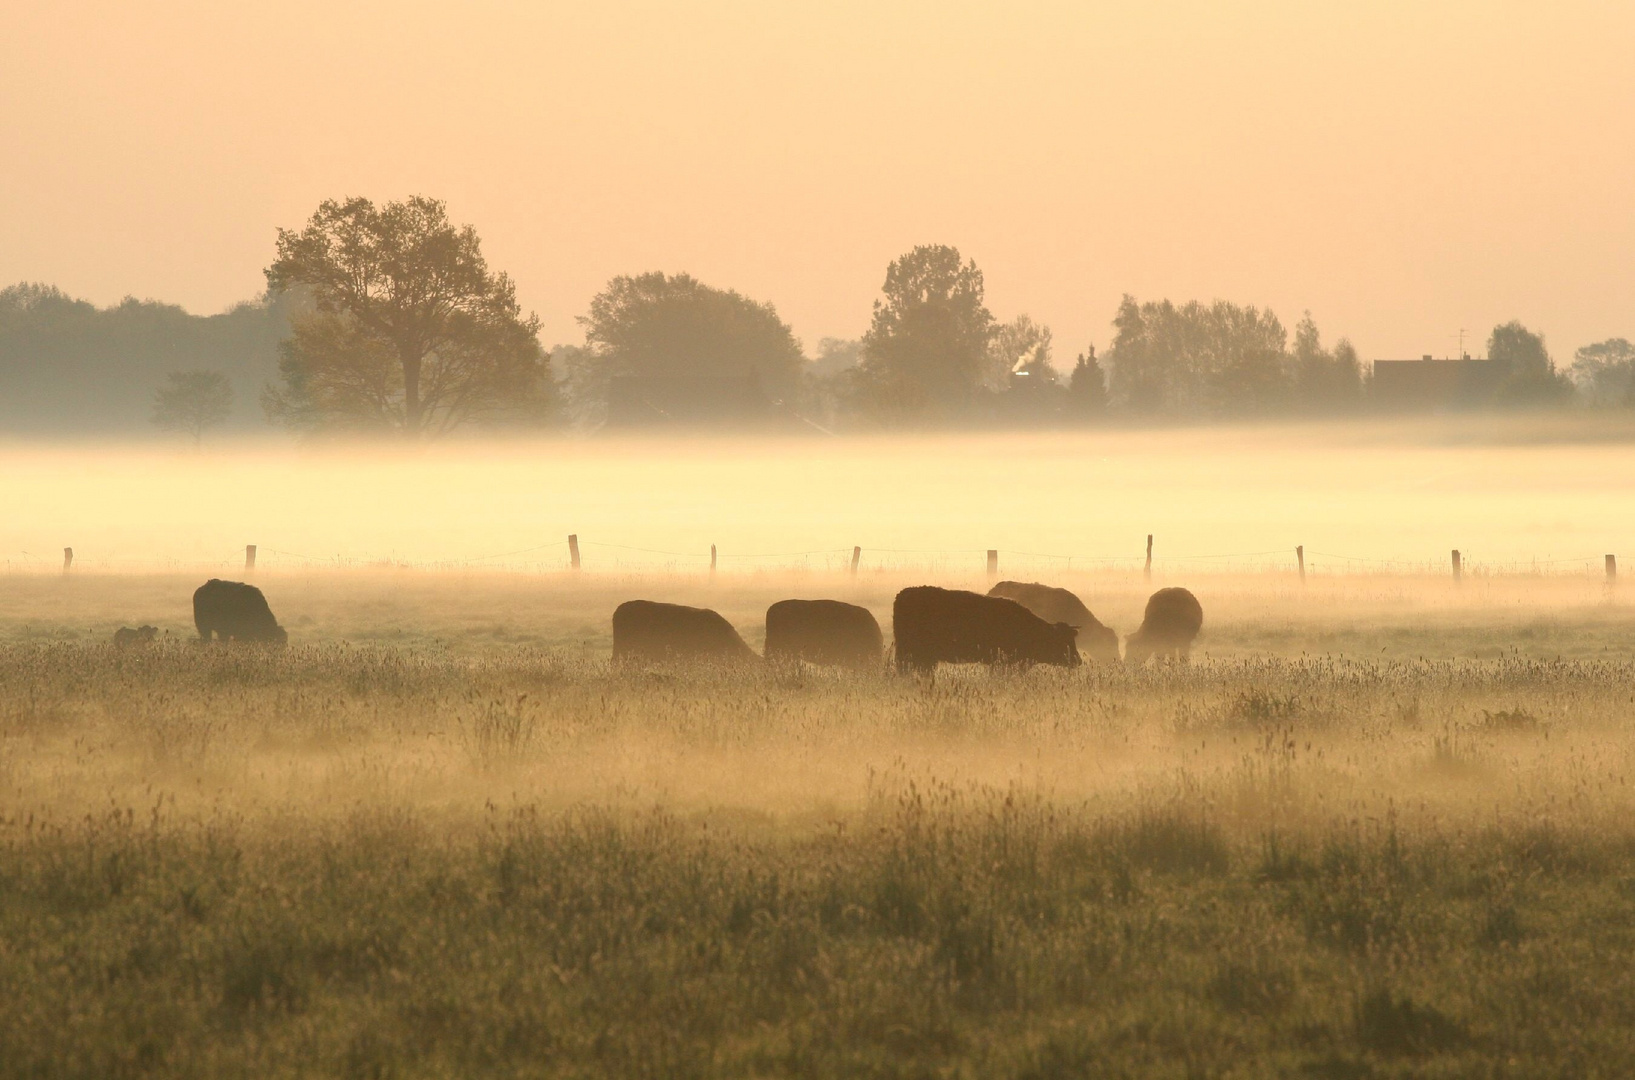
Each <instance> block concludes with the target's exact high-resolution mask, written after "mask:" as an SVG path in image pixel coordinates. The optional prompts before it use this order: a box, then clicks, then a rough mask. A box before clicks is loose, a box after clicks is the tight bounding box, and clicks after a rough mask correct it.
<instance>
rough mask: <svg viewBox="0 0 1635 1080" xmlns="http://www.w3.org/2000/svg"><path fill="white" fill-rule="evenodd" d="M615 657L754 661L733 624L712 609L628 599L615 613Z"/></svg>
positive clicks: (626, 658)
mask: <svg viewBox="0 0 1635 1080" xmlns="http://www.w3.org/2000/svg"><path fill="white" fill-rule="evenodd" d="M613 659H615V660H753V659H755V651H754V650H753V649H751V648H750V647H749V646H748V645H746V644H744V639H743V638H741V637H739V636H738V631H736V630H734V629H733V628H732V624H731V623H729V622H727V620H725V619H723V618H722V617H721V616H720V615H719V614H717V613H716V612H714V611H711V610H710V609H709V608H695V607H684V606H682V605H681V604H660V603H655V602H654V601H652V600H627V601H625V602H624V603H622V604H620V605H619V606H618V607H617V608H616V609H615V610H614V612H613Z"/></svg>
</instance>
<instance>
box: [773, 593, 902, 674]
mask: <svg viewBox="0 0 1635 1080" xmlns="http://www.w3.org/2000/svg"><path fill="white" fill-rule="evenodd" d="M884 648H885V639H884V636H883V635H882V634H881V633H880V623H879V622H878V621H877V620H876V619H875V617H874V613H873V612H871V611H870V610H869V609H868V608H865V607H859V606H858V605H856V604H848V603H845V602H843V601H840V600H779V601H778V602H777V603H775V604H773V605H772V606H771V607H769V608H767V609H766V658H767V659H768V660H773V659H779V660H806V661H809V662H811V663H814V664H840V665H845V666H848V667H869V666H872V665H875V664H878V663H880V657H881V655H882V653H883V652H884Z"/></svg>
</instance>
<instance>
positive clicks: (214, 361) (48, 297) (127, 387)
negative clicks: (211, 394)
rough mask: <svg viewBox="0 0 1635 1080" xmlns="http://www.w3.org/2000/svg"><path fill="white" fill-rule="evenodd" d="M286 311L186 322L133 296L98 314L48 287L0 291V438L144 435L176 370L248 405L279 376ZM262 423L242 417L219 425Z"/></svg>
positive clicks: (275, 308) (258, 306) (274, 308)
mask: <svg viewBox="0 0 1635 1080" xmlns="http://www.w3.org/2000/svg"><path fill="white" fill-rule="evenodd" d="M289 308H290V304H289V302H288V300H287V299H280V300H278V301H276V302H269V301H251V302H246V303H241V304H235V305H234V306H233V307H231V308H229V309H228V310H226V311H222V312H219V313H217V314H214V315H192V314H189V313H188V312H186V311H184V310H183V309H182V308H180V307H177V306H175V305H174V304H162V303H158V302H156V301H152V300H136V299H132V298H131V297H126V298H125V299H124V300H122V301H120V302H119V303H117V304H113V305H110V306H108V307H100V308H99V307H96V306H95V305H93V304H89V303H87V302H85V301H83V300H76V299H74V298H72V297H70V296H68V295H66V294H64V293H63V292H62V291H61V290H60V289H56V288H53V287H51V286H46V285H29V284H21V285H15V286H11V287H9V288H5V289H0V430H4V431H7V432H9V433H12V434H24V433H38V434H47V433H69V432H76V431H95V432H100V433H102V434H109V435H111V434H116V433H134V432H140V431H148V432H151V431H153V430H154V429H153V427H152V422H153V393H154V389H155V388H156V387H158V386H160V385H163V384H164V383H165V381H166V376H167V375H168V374H169V373H170V372H174V371H197V370H203V369H208V370H211V371H217V372H220V373H221V374H222V375H224V376H225V377H226V378H227V380H228V382H229V383H230V384H231V385H232V387H233V393H234V396H235V398H237V399H238V400H240V401H243V400H245V398H246V396H248V397H249V398H250V399H252V400H253V398H254V396H255V394H256V391H257V390H258V389H259V388H260V387H261V385H262V384H263V383H265V382H266V381H267V380H268V379H269V378H276V377H277V374H278V343H279V341H280V340H282V339H283V338H284V337H285V336H287V335H288V333H289ZM262 425H263V421H262V417H261V416H260V414H259V410H256V411H255V412H254V413H252V412H251V410H246V409H239V410H236V411H235V412H234V413H233V415H232V416H230V417H229V418H228V420H227V421H226V424H225V426H226V427H229V428H237V429H246V428H260V427H261V426H262Z"/></svg>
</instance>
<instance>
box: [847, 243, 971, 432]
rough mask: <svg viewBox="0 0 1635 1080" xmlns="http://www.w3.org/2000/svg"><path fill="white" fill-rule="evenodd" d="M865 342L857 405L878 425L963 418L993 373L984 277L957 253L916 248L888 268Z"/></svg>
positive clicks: (941, 247) (943, 247)
mask: <svg viewBox="0 0 1635 1080" xmlns="http://www.w3.org/2000/svg"><path fill="white" fill-rule="evenodd" d="M882 291H883V293H884V295H883V296H882V297H881V299H879V300H876V301H875V302H874V319H873V321H872V322H871V323H870V325H869V330H868V333H867V334H865V335H864V337H863V363H862V366H861V367H860V368H859V370H858V377H857V392H858V397H859V401H858V404H859V405H860V406H861V407H862V408H863V409H864V410H865V411H868V412H870V413H872V414H874V415H875V416H876V417H877V418H880V419H883V420H887V421H891V420H899V421H901V420H912V419H916V418H923V417H929V416H950V415H957V414H959V413H961V412H964V411H965V410H966V409H967V408H968V407H969V405H970V403H971V400H972V398H973V397H974V396H975V394H976V391H977V389H978V388H979V387H980V386H981V385H982V383H983V380H984V377H985V376H986V375H987V374H988V372H989V370H990V368H991V366H992V358H991V355H990V353H989V350H988V344H989V342H990V341H991V340H992V338H993V335H994V320H993V315H992V314H991V313H990V312H989V311H988V309H987V307H986V306H985V304H984V303H983V283H982V271H981V270H978V269H977V266H976V263H975V262H967V261H965V260H963V259H962V258H961V256H960V253H959V250H958V249H957V248H952V247H948V246H946V245H942V244H937V245H930V246H922V247H917V248H915V249H914V250H913V251H910V252H909V253H908V254H906V255H904V256H902V257H901V258H899V259H897V260H896V261H894V262H893V263H892V264H891V265H890V266H889V267H887V268H886V282H885V286H884V288H883V290H882Z"/></svg>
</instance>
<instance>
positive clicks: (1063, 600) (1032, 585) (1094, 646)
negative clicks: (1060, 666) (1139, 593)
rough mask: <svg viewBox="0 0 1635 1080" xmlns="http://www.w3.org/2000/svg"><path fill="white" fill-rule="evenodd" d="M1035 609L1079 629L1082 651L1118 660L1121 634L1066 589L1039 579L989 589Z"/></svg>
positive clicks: (1099, 659)
mask: <svg viewBox="0 0 1635 1080" xmlns="http://www.w3.org/2000/svg"><path fill="white" fill-rule="evenodd" d="M988 595H989V596H1003V597H1004V598H1005V599H1007V600H1015V601H1016V602H1017V603H1018V604H1021V605H1022V606H1023V607H1025V608H1027V609H1028V610H1029V611H1031V612H1033V613H1034V614H1035V615H1037V616H1039V618H1041V619H1043V620H1044V621H1045V622H1064V623H1066V624H1067V625H1069V626H1072V627H1075V628H1077V629H1078V631H1079V651H1080V652H1082V653H1084V655H1086V656H1088V657H1089V658H1090V659H1092V660H1094V661H1096V662H1098V663H1102V664H1116V663H1118V634H1116V633H1114V632H1113V629H1112V627H1110V626H1104V625H1103V624H1102V622H1101V620H1100V619H1098V618H1096V617H1095V616H1094V615H1092V614H1090V609H1089V608H1087V607H1085V606H1084V601H1082V600H1080V599H1079V598H1078V597H1077V596H1075V595H1074V594H1072V593H1070V592H1068V591H1067V590H1066V589H1058V588H1056V587H1055V586H1053V585H1041V584H1039V583H1038V582H1036V581H1001V582H1000V583H999V584H998V585H995V586H994V587H993V588H991V589H989V590H988Z"/></svg>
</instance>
